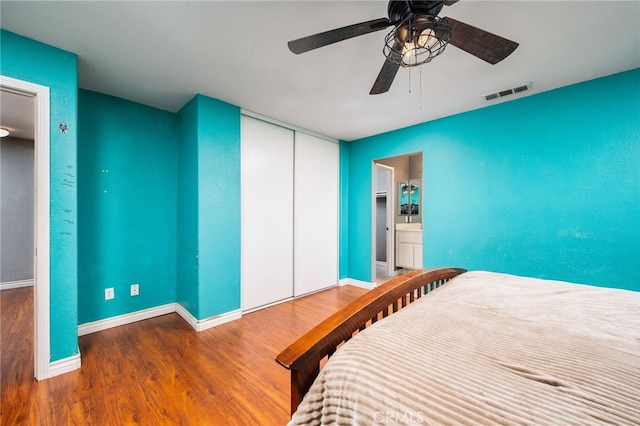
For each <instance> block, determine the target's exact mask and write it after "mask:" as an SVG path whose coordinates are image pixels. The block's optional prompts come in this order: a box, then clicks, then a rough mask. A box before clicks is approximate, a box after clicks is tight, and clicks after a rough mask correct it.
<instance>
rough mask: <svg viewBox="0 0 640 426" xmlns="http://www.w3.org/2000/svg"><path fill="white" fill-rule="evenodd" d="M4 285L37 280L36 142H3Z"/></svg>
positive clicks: (0, 248)
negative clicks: (35, 249)
mask: <svg viewBox="0 0 640 426" xmlns="http://www.w3.org/2000/svg"><path fill="white" fill-rule="evenodd" d="M0 206H1V208H0V282H2V283H7V282H12V281H22V280H31V279H33V221H34V217H33V214H34V150H33V141H32V140H27V139H18V138H12V137H7V138H2V139H0Z"/></svg>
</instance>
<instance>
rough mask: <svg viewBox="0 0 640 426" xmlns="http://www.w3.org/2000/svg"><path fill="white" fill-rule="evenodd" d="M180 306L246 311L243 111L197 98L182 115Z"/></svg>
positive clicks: (195, 310)
mask: <svg viewBox="0 0 640 426" xmlns="http://www.w3.org/2000/svg"><path fill="white" fill-rule="evenodd" d="M178 123H179V135H180V142H179V147H178V169H179V171H178V176H179V182H178V188H179V189H178V191H179V194H178V199H179V205H178V209H179V210H178V219H179V221H180V224H179V236H178V241H179V249H178V250H179V251H178V253H179V256H180V257H179V259H178V263H179V265H178V271H179V274H178V302H179V303H181V304H182V305H183V306H184V307H185V308H186V309H187V310H189V312H190V313H191V314H192V315H194V316H195V317H196V318H197V319H206V318H209V317H212V316H215V315H219V314H223V313H226V312H229V311H233V310H236V309H240V108H238V107H236V106H233V105H230V104H227V103H224V102H221V101H218V100H216V99H212V98H209V97H206V96H202V95H197V96H196V97H195V98H193V99H192V100H191V101H190V102H189V103H188V104H187V105H186V106H185V107H183V109H182V110H181V111H180V112H179V113H178Z"/></svg>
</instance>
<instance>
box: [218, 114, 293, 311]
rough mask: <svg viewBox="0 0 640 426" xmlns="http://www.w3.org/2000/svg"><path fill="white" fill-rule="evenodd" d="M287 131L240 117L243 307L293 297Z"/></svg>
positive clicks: (289, 133) (290, 157)
mask: <svg viewBox="0 0 640 426" xmlns="http://www.w3.org/2000/svg"><path fill="white" fill-rule="evenodd" d="M293 134H294V133H293V131H292V130H289V129H285V128H284V127H280V126H276V125H274V124H270V123H266V122H264V121H261V120H257V119H255V118H251V117H247V116H242V122H241V143H242V145H241V146H242V148H241V191H242V193H241V203H242V204H241V206H242V208H241V210H242V212H241V232H242V236H241V242H242V248H241V256H242V266H241V273H242V277H241V287H242V310H243V311H246V310H250V309H254V308H257V307H259V306H263V305H267V304H270V303H273V302H277V301H279V300H283V299H287V298H290V297H292V296H293V272H292V271H293V155H294V154H293V139H294V136H293ZM221 226H224V224H221Z"/></svg>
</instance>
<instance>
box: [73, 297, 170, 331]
mask: <svg viewBox="0 0 640 426" xmlns="http://www.w3.org/2000/svg"><path fill="white" fill-rule="evenodd" d="M175 311H176V308H175V303H167V304H166V305H160V306H156V307H153V308H148V309H142V310H140V311H136V312H131V313H128V314H123V315H118V316H115V317H110V318H105V319H102V320H98V321H91V322H85V323H84V324H80V325H78V336H84V335H85V334H91V333H95V332H98V331H102V330H107V329H109V328H113V327H119V326H121V325H126V324H131V323H133V322H137V321H142V320H146V319H149V318H154V317H159V316H161V315H166V314H170V313H172V312H175Z"/></svg>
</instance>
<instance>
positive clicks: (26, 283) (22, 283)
mask: <svg viewBox="0 0 640 426" xmlns="http://www.w3.org/2000/svg"><path fill="white" fill-rule="evenodd" d="M32 286H33V279H30V280H17V281H6V282H3V283H0V290H10V289H12V288H21V287H32Z"/></svg>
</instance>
